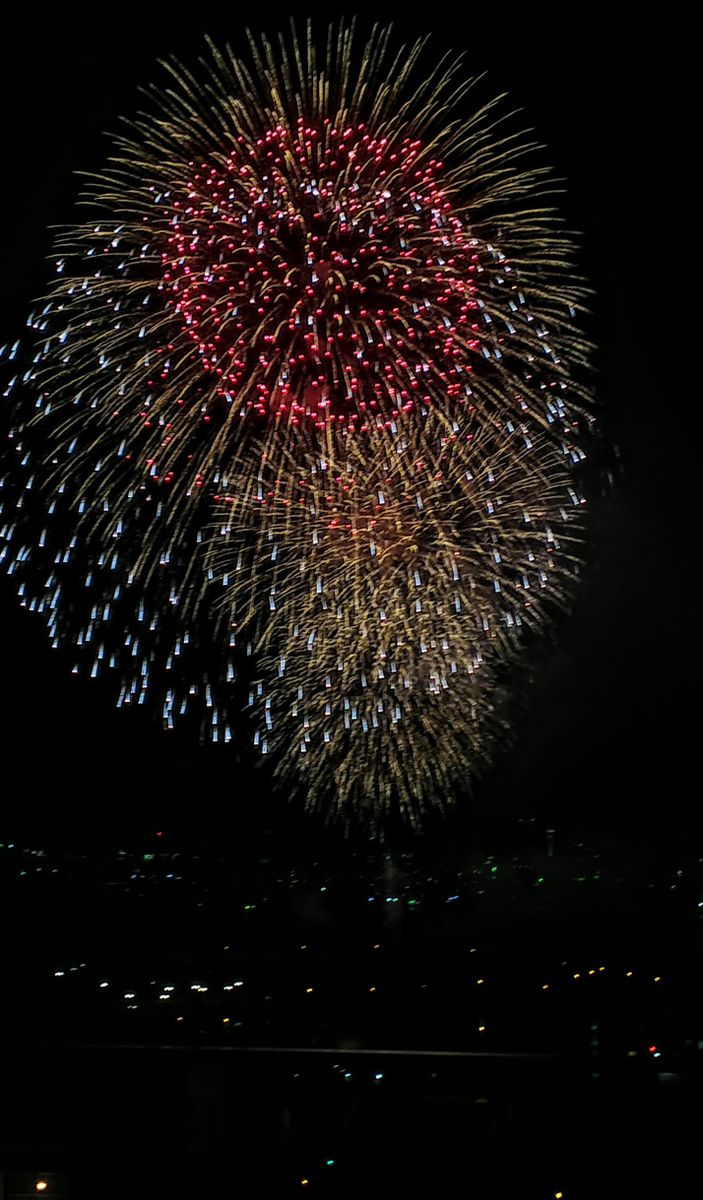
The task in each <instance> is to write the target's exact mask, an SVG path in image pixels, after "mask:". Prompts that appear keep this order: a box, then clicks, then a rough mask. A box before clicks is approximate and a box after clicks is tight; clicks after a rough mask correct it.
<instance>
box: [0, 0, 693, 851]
mask: <svg viewBox="0 0 703 1200" xmlns="http://www.w3.org/2000/svg"><path fill="white" fill-rule="evenodd" d="M342 11H344V10H343V9H342V8H339V7H337V6H334V5H325V6H312V7H310V6H309V7H308V8H307V9H305V10H304V12H303V15H307V13H308V12H311V13H312V15H313V16H314V17H316V18H317V19H318V20H320V21H321V22H326V21H327V19H329V18H330V17H334V16H336V15H338V14H339V13H340V12H342ZM357 11H360V13H361V26H362V28H366V29H368V28H369V27H370V24H371V21H372V18H373V17H376V18H378V19H380V20H382V21H383V20H386V19H392V20H394V21H395V22H396V27H397V30H398V34H399V36H401V35H402V36H403V37H405V38H407V39H408V40H412V39H413V38H414V37H415V35H418V34H424V33H427V32H429V33H431V35H432V45H431V48H430V50H429V51H428V55H429V57H430V58H431V57H432V55H433V54H439V53H440V52H442V51H444V50H445V49H457V50H462V51H464V52H465V54H466V61H467V68H468V70H469V71H470V72H471V73H479V72H482V71H487V72H488V84H487V87H488V88H489V90H493V91H508V92H509V93H510V97H511V100H512V101H513V102H514V105H515V107H518V108H522V109H524V110H525V114H526V121H527V123H529V124H531V125H532V126H533V127H534V128H535V129H536V131H537V133H538V135H539V137H540V139H542V140H543V141H544V142H545V143H546V144H547V146H548V147H549V151H548V158H549V160H550V161H551V162H552V163H553V165H554V166H555V168H556V169H557V171H558V172H559V173H560V174H563V175H564V176H565V177H566V179H567V181H568V191H567V194H566V196H565V198H564V201H563V207H564V212H565V215H566V217H567V220H568V222H569V224H570V225H571V227H572V228H575V229H577V230H580V231H582V238H581V247H582V249H581V264H582V266H583V269H584V271H585V272H586V274H587V275H588V277H589V279H590V280H591V282H592V284H593V287H594V292H595V294H594V299H593V314H592V317H591V321H590V329H589V333H590V334H591V335H592V337H593V339H594V340H595V341H596V343H597V345H598V352H597V356H596V366H597V375H596V393H597V402H598V405H599V409H600V423H601V429H602V431H603V438H604V443H605V446H606V447H613V446H616V447H617V449H618V455H617V456H616V455H615V453H614V452H613V451H611V450H609V449H606V450H605V452H604V454H603V460H604V462H606V464H607V463H608V462H609V463H610V465H613V466H614V467H615V489H614V491H613V492H612V494H611V495H610V497H609V498H608V499H607V500H606V501H603V500H602V499H600V498H599V497H598V495H597V491H598V488H597V487H595V488H594V491H595V493H596V494H595V495H594V502H593V505H592V514H593V516H592V533H591V544H590V548H589V559H588V565H587V569H586V573H585V582H584V585H583V587H582V589H581V592H580V594H579V597H578V599H577V601H576V604H575V606H574V608H573V611H572V612H571V613H570V614H569V615H568V616H567V617H566V618H565V619H563V620H562V621H561V623H560V626H559V628H558V629H557V631H556V637H555V640H554V642H553V643H551V644H550V645H548V646H547V647H545V649H544V652H543V654H542V656H541V658H540V660H539V663H538V668H537V671H536V680H535V684H534V686H533V688H532V691H531V692H530V694H529V697H528V701H527V706H526V711H525V713H524V714H523V716H522V718H521V720H520V722H519V725H518V728H517V730H516V735H517V736H516V744H515V746H514V747H513V748H512V749H506V752H505V755H504V756H502V757H501V758H500V760H499V762H498V763H497V765H496V767H495V768H494V769H492V770H491V771H490V772H489V773H488V775H487V776H486V778H485V779H484V780H483V781H482V783H481V784H480V786H479V787H478V789H477V791H476V793H475V796H474V798H473V800H472V801H471V802H470V803H469V804H465V805H463V806H462V808H461V811H460V812H459V814H458V815H457V816H456V817H454V818H452V819H451V821H450V822H449V823H448V824H447V825H445V826H444V827H443V828H442V829H440V830H434V831H433V832H432V834H431V836H432V838H433V839H435V848H434V850H433V852H436V853H437V854H438V855H441V854H442V853H444V852H445V851H446V849H447V847H448V846H449V845H455V844H456V841H457V838H458V839H459V841H460V842H461V843H462V844H466V845H468V844H469V843H470V841H471V839H472V837H473V836H474V835H478V834H482V833H483V832H486V833H487V834H489V835H490V836H493V835H494V834H495V833H499V832H500V830H501V829H502V828H503V827H507V826H509V825H510V824H511V822H514V818H515V817H517V816H519V815H530V816H535V817H536V819H537V823H538V825H539V826H541V827H544V825H548V824H555V825H556V826H557V827H558V828H559V829H564V828H566V829H568V830H569V832H570V833H573V834H574V835H576V836H578V835H579V834H584V835H587V836H593V835H597V834H599V833H604V834H605V833H616V834H618V835H621V836H623V837H624V838H625V839H626V840H628V839H631V840H632V841H633V842H637V841H641V840H642V839H644V840H646V841H650V842H655V841H656V840H657V839H658V838H659V837H660V836H662V835H667V836H672V837H674V838H679V837H681V838H683V839H685V838H686V837H687V836H688V834H689V833H690V827H691V824H692V822H693V819H694V818H693V813H692V810H691V802H692V799H693V797H692V793H691V787H690V784H689V783H688V782H687V781H688V779H689V776H690V772H691V770H692V768H693V766H694V761H693V757H692V754H691V742H692V738H693V733H694V729H693V722H692V720H691V716H690V714H691V711H692V706H691V700H690V696H691V688H693V691H694V693H695V690H696V688H695V686H694V684H695V679H696V672H695V667H694V665H693V661H692V660H693V657H694V653H695V632H694V630H695V625H693V623H692V621H691V618H690V616H688V615H687V613H691V612H692V607H693V606H692V605H691V604H690V597H691V595H692V589H693V582H692V577H693V569H692V565H694V564H695V550H694V548H693V546H694V538H693V534H692V530H693V528H694V520H693V516H694V510H693V508H692V503H691V499H690V495H691V485H692V482H693V475H692V469H691V467H690V466H687V465H686V460H687V456H688V453H689V449H690V448H692V447H693V445H694V438H695V427H694V425H693V419H694V414H695V407H696V402H695V394H694V393H695V384H694V383H682V382H681V380H680V379H677V378H676V375H677V371H678V370H679V368H681V367H682V366H683V368H684V371H685V370H686V368H687V367H688V364H689V362H690V360H691V357H692V355H691V351H690V349H687V348H686V347H687V339H686V335H685V334H684V332H683V329H682V326H683V314H682V308H683V301H682V300H681V298H680V297H681V295H682V288H683V286H684V281H685V276H686V273H687V270H688V254H689V250H690V246H689V241H688V237H689V235H688V228H687V227H686V225H685V222H684V219H683V216H682V211H681V196H680V191H681V185H680V183H679V178H680V175H681V170H680V168H679V167H678V165H677V164H678V159H677V149H676V146H675V144H674V143H675V140H676V130H677V128H678V126H679V124H680V121H681V109H680V106H679V102H678V101H677V99H676V97H675V94H674V92H673V90H672V89H673V82H674V80H675V78H676V77H677V76H678V74H679V63H678V57H677V55H678V51H677V50H675V49H674V48H673V47H670V45H669V44H668V41H667V40H666V39H665V38H664V31H663V29H662V28H660V27H656V26H647V25H645V24H644V22H641V23H640V24H639V25H638V24H636V23H632V22H630V23H623V24H622V25H620V26H619V25H616V23H615V21H614V18H611V14H610V10H609V8H607V7H606V6H603V7H602V8H601V9H600V10H598V9H595V10H594V9H593V8H591V7H589V8H582V9H581V8H579V9H574V10H568V11H567V9H566V8H563V7H560V8H558V9H556V10H555V11H554V13H550V11H549V10H548V9H542V8H537V7H535V6H521V7H520V9H515V10H513V9H512V8H511V7H510V6H486V5H484V6H481V7H480V8H479V6H475V5H464V6H461V7H460V8H455V7H454V6H452V7H451V8H450V7H448V6H447V5H444V6H443V5H438V6H427V7H425V8H424V9H422V10H419V11H417V12H414V11H411V10H410V6H401V5H388V4H382V3H381V4H375V5H373V6H357ZM224 13H226V14H227V15H226V16H225V15H223V14H224ZM289 13H290V8H289V7H288V6H286V7H282V6H280V5H272V4H267V5H266V6H265V9H262V10H261V13H259V12H258V11H256V12H255V11H253V10H246V11H245V10H244V9H240V8H236V7H235V6H230V5H227V6H222V7H219V6H216V5H213V4H209V3H202V4H198V5H193V6H191V7H190V8H185V7H184V8H183V9H176V8H175V7H173V6H171V5H161V4H151V5H149V4H145V5H141V6H136V5H129V4H120V5H119V6H107V7H104V8H100V9H98V8H97V6H96V7H95V8H94V9H93V10H92V11H90V12H88V11H86V12H85V13H82V12H81V13H79V12H72V11H71V9H70V8H68V9H67V8H62V9H61V11H60V12H55V13H53V14H51V15H49V16H48V17H47V16H46V15H45V14H44V13H42V14H41V15H40V14H39V13H38V11H36V12H35V11H27V12H26V13H20V12H15V14H14V17H13V23H12V24H11V26H10V28H9V30H8V31H7V33H6V36H5V40H4V45H3V49H2V56H3V59H4V71H3V72H1V73H0V85H1V87H2V101H1V102H2V114H3V117H2V124H3V166H4V179H5V182H4V184H3V188H2V191H1V192H0V201H1V203H2V216H1V220H0V229H1V230H2V231H3V236H2V237H1V238H0V251H1V253H2V280H3V285H4V286H3V287H2V288H1V289H0V307H1V310H2V311H1V317H0V328H1V329H2V332H3V335H4V336H3V339H2V340H14V338H15V337H17V336H19V335H20V333H21V332H22V328H23V322H24V319H25V316H26V313H27V312H28V310H29V307H30V304H31V301H32V300H33V298H34V297H35V296H37V295H38V294H39V293H41V291H42V288H43V286H44V283H45V281H46V280H47V279H48V278H49V266H48V264H47V263H46V262H45V261H44V260H45V256H46V255H48V254H49V252H50V245H51V235H50V233H49V232H48V226H50V225H52V224H60V223H61V222H63V221H67V220H70V219H71V215H72V213H73V211H74V203H75V200H76V197H77V195H78V191H79V187H80V183H79V180H78V179H77V178H76V175H75V172H76V171H79V170H89V169H92V168H98V167H99V166H100V164H101V163H102V162H103V161H104V158H105V157H106V154H107V151H108V141H107V139H106V137H105V136H104V132H103V131H105V130H116V129H117V128H118V126H119V117H120V116H121V115H126V116H129V115H130V114H133V113H134V112H135V111H136V108H137V107H138V99H137V95H136V89H137V87H138V86H139V85H140V84H143V83H146V82H148V81H149V80H152V79H154V78H155V77H157V76H158V68H157V66H156V59H157V58H159V57H165V56H167V55H168V54H170V53H175V54H177V55H178V56H179V57H181V58H182V59H183V60H184V61H186V62H189V61H190V62H192V61H193V60H194V59H195V58H196V57H197V56H198V55H199V54H200V53H201V51H202V50H203V40H202V39H203V34H204V33H209V34H211V35H212V36H213V38H214V39H215V40H231V41H232V42H233V43H234V44H235V45H238V46H243V27H244V25H245V24H246V23H251V25H252V27H253V28H254V29H255V30H256V29H259V28H262V27H263V28H265V29H266V30H267V31H269V32H275V31H276V30H277V29H278V28H279V27H280V26H281V25H283V24H284V23H285V22H286V20H287V17H288V15H289ZM670 32H671V28H670V26H669V27H668V29H667V36H668V34H669V33H670ZM681 73H683V68H681ZM691 375H692V377H693V370H692V371H691ZM0 600H1V602H2V618H3V624H2V628H3V634H4V636H3V650H2V661H3V693H4V699H5V702H6V715H5V716H4V719H3V725H2V736H3V741H4V750H3V758H4V763H5V768H6V770H5V783H6V788H5V801H4V808H5V816H4V823H5V824H6V825H7V826H9V827H10V828H16V829H33V830H34V831H41V833H42V835H43V836H45V837H48V836H56V835H62V836H63V835H66V836H68V837H75V836H76V835H77V833H78V832H81V833H82V834H83V835H84V836H85V837H86V838H87V839H88V840H90V839H91V838H93V839H94V838H96V837H99V838H101V839H102V838H107V839H108V840H112V839H113V838H114V837H115V836H116V835H117V831H122V830H124V829H126V828H138V827H152V828H162V827H167V828H171V829H173V828H176V827H177V828H178V829H179V830H182V831H183V832H184V833H188V834H190V833H193V834H198V835H200V834H203V835H205V836H206V837H207V836H211V835H214V834H217V835H218V836H219V835H220V834H221V833H222V832H223V831H225V832H226V835H227V836H228V837H230V838H231V839H233V840H235V841H241V840H242V839H246V837H248V836H250V835H251V836H255V835H256V833H257V831H258V830H259V829H260V828H261V827H262V826H263V825H264V824H266V825H269V826H272V827H273V828H274V831H276V832H277V833H280V836H281V837H282V838H286V839H289V844H290V846H291V852H293V849H294V847H295V845H296V842H297V841H299V843H300V844H302V843H303V842H305V843H312V844H317V843H320V844H323V843H324V844H325V845H327V846H328V847H329V848H330V850H331V849H332V848H333V847H337V848H338V849H339V847H340V846H341V844H342V842H341V834H340V833H337V832H330V831H324V830H323V829H322V826H321V825H320V824H319V823H314V822H313V823H312V824H311V823H309V822H305V821H302V820H301V819H300V818H299V817H298V816H297V815H296V814H295V813H291V812H290V811H289V809H288V806H287V804H286V797H285V795H280V794H279V795H278V796H276V797H272V796H271V792H270V787H269V781H268V778H267V776H266V775H265V774H256V775H255V776H254V778H253V780H252V778H251V776H250V773H249V771H248V769H247V768H245V767H243V766H242V765H241V764H240V763H239V762H238V760H237V758H236V755H235V754H234V753H226V752H225V751H224V748H223V751H222V752H219V753H218V752H217V748H210V749H197V748H193V747H189V746H186V745H184V744H181V743H180V742H178V741H175V742H174V741H173V740H170V739H169V738H167V736H166V735H165V734H162V733H161V732H160V731H159V730H157V729H153V728H152V727H150V726H149V725H147V724H145V723H140V722H139V721H138V720H136V719H135V718H133V717H132V716H131V715H128V714H124V713H122V712H120V713H118V712H117V711H116V710H114V709H113V708H112V707H111V706H110V705H109V703H108V701H107V699H106V698H105V697H103V696H102V695H100V694H99V693H98V692H97V691H94V690H93V689H92V688H91V687H90V686H89V685H86V684H81V683H79V682H77V681H75V680H74V679H72V678H71V677H70V675H69V673H68V669H67V668H68V664H67V663H66V662H65V661H63V660H61V659H60V658H59V657H58V656H56V655H54V654H52V652H51V651H50V650H49V648H48V645H47V642H46V640H45V635H44V631H43V628H42V626H41V624H40V623H39V622H38V621H35V620H34V619H33V617H32V616H31V615H29V614H27V613H25V612H23V611H21V610H20V609H19V607H18V605H17V603H16V599H15V597H14V595H13V590H12V587H11V586H10V581H8V580H6V579H3V580H2V587H1V591H0Z"/></svg>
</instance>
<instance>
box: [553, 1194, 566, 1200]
mask: <svg viewBox="0 0 703 1200" xmlns="http://www.w3.org/2000/svg"><path fill="white" fill-rule="evenodd" d="M563 1197H564V1193H563V1192H555V1193H554V1200H563Z"/></svg>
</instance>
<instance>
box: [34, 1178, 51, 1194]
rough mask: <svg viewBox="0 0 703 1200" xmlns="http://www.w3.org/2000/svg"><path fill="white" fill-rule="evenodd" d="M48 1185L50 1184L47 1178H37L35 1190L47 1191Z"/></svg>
mask: <svg viewBox="0 0 703 1200" xmlns="http://www.w3.org/2000/svg"><path fill="white" fill-rule="evenodd" d="M48 1186H49V1185H48V1183H47V1182H46V1180H45V1179H37V1182H36V1183H35V1185H34V1190H35V1192H45V1191H46V1189H47V1188H48Z"/></svg>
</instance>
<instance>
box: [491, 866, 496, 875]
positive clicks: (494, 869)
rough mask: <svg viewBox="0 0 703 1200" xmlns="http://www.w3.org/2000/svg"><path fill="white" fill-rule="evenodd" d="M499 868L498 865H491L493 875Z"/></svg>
mask: <svg viewBox="0 0 703 1200" xmlns="http://www.w3.org/2000/svg"><path fill="white" fill-rule="evenodd" d="M497 870H498V868H497V867H491V875H495V873H496V871H497Z"/></svg>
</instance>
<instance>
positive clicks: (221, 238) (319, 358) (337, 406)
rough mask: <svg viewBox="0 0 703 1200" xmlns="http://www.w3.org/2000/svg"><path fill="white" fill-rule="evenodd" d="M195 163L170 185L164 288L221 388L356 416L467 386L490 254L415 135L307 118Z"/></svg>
mask: <svg viewBox="0 0 703 1200" xmlns="http://www.w3.org/2000/svg"><path fill="white" fill-rule="evenodd" d="M191 169H192V175H191V177H190V179H189V180H188V181H187V183H186V185H185V186H184V188H183V189H181V191H180V192H178V191H174V192H173V193H172V195H171V198H170V199H169V201H168V204H169V220H168V226H167V228H168V237H167V243H166V248H164V250H163V252H162V255H161V258H162V276H163V283H162V291H164V292H165V293H166V298H167V304H168V305H169V307H170V308H171V310H172V311H173V313H174V316H175V317H176V318H177V320H178V322H179V323H180V325H181V329H182V331H183V332H185V333H186V335H187V337H188V338H190V339H191V340H192V342H193V343H194V346H195V348H196V351H197V354H198V356H199V358H200V361H201V364H202V369H203V372H205V373H206V375H207V376H208V377H210V378H211V381H212V384H213V388H212V392H211V395H212V396H213V403H219V404H222V403H224V402H226V403H228V404H234V405H236V406H237V407H238V408H239V410H240V411H241V412H242V415H246V414H247V413H249V412H252V411H253V412H256V413H259V414H260V415H262V416H266V417H269V416H271V415H273V416H274V417H275V418H276V419H278V420H281V419H283V420H285V421H289V422H291V423H292V424H294V425H295V424H299V423H300V422H301V421H302V420H310V421H312V422H314V423H315V424H317V425H318V426H323V425H325V424H326V423H328V422H340V423H342V425H343V426H346V428H347V429H348V430H349V431H350V432H351V431H354V430H358V429H360V430H363V429H365V428H367V427H368V424H369V423H373V424H378V423H384V424H387V425H388V424H390V423H391V422H392V421H393V419H394V416H395V415H397V413H398V412H400V411H406V412H407V411H410V410H411V409H412V408H413V407H414V406H415V405H416V404H418V403H420V404H422V405H427V404H429V403H430V402H431V400H432V397H433V395H436V396H441V397H442V398H443V400H444V399H446V398H447V397H452V396H454V397H457V398H458V399H459V400H460V401H461V400H462V399H464V398H465V397H467V396H470V388H469V386H468V377H467V376H468V374H469V373H470V372H471V369H472V361H474V362H475V360H476V354H477V352H478V351H479V350H480V348H481V346H482V344H483V343H482V340H481V339H479V336H478V334H479V318H480V313H479V311H478V310H479V308H480V307H481V306H480V303H479V301H478V298H477V295H476V291H477V288H476V279H477V276H478V275H479V273H480V272H481V271H482V270H483V269H485V266H486V263H487V261H489V260H491V259H492V260H493V263H494V265H495V258H496V255H495V252H494V251H492V249H491V248H490V247H486V246H485V244H484V243H480V242H479V241H478V240H477V239H476V238H474V237H472V235H471V233H470V232H469V231H468V230H467V229H465V227H464V223H463V222H462V220H461V219H460V218H459V217H458V216H456V215H455V214H454V213H453V212H452V208H451V205H450V203H449V201H448V200H447V198H446V195H445V193H444V191H443V189H442V185H441V175H442V163H441V162H439V161H438V160H437V159H435V158H431V157H429V152H428V151H426V150H425V149H424V148H423V146H422V144H421V143H420V142H418V141H413V140H411V139H410V138H408V137H406V138H404V139H402V140H400V139H396V140H389V139H388V138H385V137H380V138H377V137H374V136H373V135H372V134H371V133H370V132H368V131H367V129H366V127H365V126H364V125H363V124H361V125H357V126H354V127H349V128H347V129H335V128H333V127H332V126H331V124H330V123H329V122H325V123H323V124H322V125H321V127H320V128H319V129H315V128H311V127H309V126H307V125H305V123H304V122H303V121H302V120H301V121H300V122H299V123H298V126H297V128H296V129H294V130H292V131H291V130H289V129H287V128H285V127H283V126H282V125H279V126H277V127H275V128H273V129H271V130H269V131H268V132H267V133H265V134H264V135H263V136H261V137H260V138H258V139H257V140H256V141H255V142H252V141H251V140H249V139H245V138H244V137H239V138H238V139H237V141H236V142H235V144H234V146H233V148H232V149H231V150H230V151H229V152H227V153H223V154H221V155H218V156H213V159H212V161H211V162H209V163H208V162H200V163H192V164H191ZM162 211H163V210H162ZM480 328H481V333H482V336H483V337H485V325H482V326H481V327H480Z"/></svg>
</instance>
